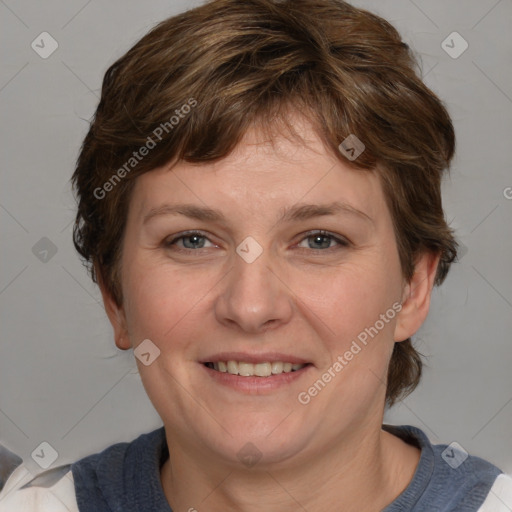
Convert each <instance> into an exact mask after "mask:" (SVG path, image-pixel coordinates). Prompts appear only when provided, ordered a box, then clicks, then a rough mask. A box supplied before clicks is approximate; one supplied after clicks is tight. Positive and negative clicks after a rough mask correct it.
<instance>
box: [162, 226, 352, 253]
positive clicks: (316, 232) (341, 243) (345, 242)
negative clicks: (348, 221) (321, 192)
mask: <svg viewBox="0 0 512 512" xmlns="http://www.w3.org/2000/svg"><path fill="white" fill-rule="evenodd" d="M194 235H197V236H199V237H201V238H206V239H207V240H209V238H208V237H207V236H206V235H205V234H203V233H202V232H201V231H185V232H183V233H181V234H179V235H178V236H176V237H174V238H173V239H172V240H168V239H166V240H164V241H163V243H162V244H163V246H164V247H165V248H166V249H171V247H172V246H173V245H174V244H175V243H176V242H177V241H178V240H181V239H183V238H187V237H190V236H194ZM313 236H323V237H328V238H330V239H332V240H334V241H335V242H338V244H339V246H338V247H328V248H327V249H319V250H316V249H309V248H304V247H300V248H299V250H300V249H305V250H309V251H314V252H331V251H332V250H339V249H340V248H346V247H349V246H350V245H351V244H350V242H349V241H348V240H346V239H344V238H341V237H339V236H336V235H333V234H332V233H329V232H328V231H324V230H312V231H308V232H307V233H305V234H304V236H303V237H302V238H301V239H300V241H299V242H298V243H300V242H302V241H304V240H306V239H308V238H311V237H313ZM210 242H211V240H210ZM212 243H213V242H212ZM207 249H208V248H207ZM173 250H175V251H178V252H184V253H190V252H196V253H197V252H201V250H202V249H187V248H181V247H174V248H173Z"/></svg>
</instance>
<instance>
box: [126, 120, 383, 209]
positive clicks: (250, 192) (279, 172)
mask: <svg viewBox="0 0 512 512" xmlns="http://www.w3.org/2000/svg"><path fill="white" fill-rule="evenodd" d="M289 121H291V122H292V123H293V128H294V130H295V131H296V132H297V134H298V136H299V137H300V139H298V138H296V137H294V136H292V135H291V134H289V133H287V132H283V133H276V134H274V136H273V137H272V138H269V136H268V133H266V132H263V131H262V130H261V129H259V128H258V127H256V126H254V127H252V128H251V129H249V130H248V131H247V133H246V134H245V136H244V137H243V138H242V140H241V141H240V143H239V144H238V145H237V146H236V148H235V149H234V150H233V151H232V152H231V153H230V154H229V155H228V156H227V157H225V158H223V159H221V160H218V161H216V162H205V163H201V164H191V163H187V162H183V161H181V162H177V163H174V164H173V165H165V166H162V167H159V168H156V169H154V170H153V171H149V172H147V173H145V174H143V175H142V176H139V177H138V178H137V182H136V184H135V187H134V191H133V195H132V202H131V207H130V213H131V214H132V215H133V216H135V217H136V218H138V219H140V218H142V217H143V216H145V215H146V214H147V212H148V211H149V210H151V209H153V208H155V207H158V206H159V205H161V204H164V203H169V202H170V203H173V202H179V203H183V202H188V203H190V202H192V203H195V204H198V205H201V206H208V207H215V208H219V207H222V208H225V209H227V210H229V211H231V212H234V211H236V210H238V211H247V212H249V213H251V214H256V215H260V216H261V215H263V214H266V213H270V212H273V211H275V210H276V209H280V210H282V208H283V207H286V206H289V205H292V204H295V203H308V204H326V203H331V202H335V201H343V202H345V203H347V204H349V205H351V206H352V207H354V208H357V209H359V210H361V211H363V212H365V213H366V214H367V215H368V216H370V217H375V216H378V214H379V210H380V209H381V208H385V203H384V199H383V193H382V189H381V185H380V180H379V179H378V176H377V174H376V172H374V171H367V170H361V169H355V168H353V167H351V166H350V164H349V163H348V162H345V161H344V159H343V158H342V159H341V160H340V159H339V158H336V157H335V156H334V155H332V153H330V151H329V150H328V149H327V148H325V147H324V145H323V143H322V141H321V139H320V138H319V137H318V135H317V134H316V132H315V130H314V127H313V126H312V125H311V124H310V123H309V122H308V121H307V120H305V119H304V118H303V117H301V116H295V117H293V118H292V119H291V120H289Z"/></svg>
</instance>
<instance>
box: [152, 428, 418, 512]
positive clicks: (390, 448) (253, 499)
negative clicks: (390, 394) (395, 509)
mask: <svg viewBox="0 0 512 512" xmlns="http://www.w3.org/2000/svg"><path fill="white" fill-rule="evenodd" d="M166 434H167V432H166ZM167 436H168V437H169V434H167ZM167 443H168V446H169V453H170V457H169V459H168V460H167V461H166V462H165V464H164V465H163V467H162V471H161V481H162V486H163V489H164V493H165V495H166V498H167V501H168V502H169V504H170V506H171V507H172V509H173V510H175V511H182V510H183V511H185V510H186V511H188V510H194V509H197V510H198V511H201V510H208V511H211V512H224V511H225V510H239V511H242V512H256V511H258V512H259V511H261V510H265V511H269V512H278V511H279V512H282V511H287V510H290V511H292V510H293V511H296V510H297V509H299V510H301V509H302V508H303V509H305V510H308V512H320V511H322V512H323V511H325V510H326V509H327V510H343V512H377V511H380V510H382V509H383V508H384V507H386V506H387V505H389V504H390V503H391V502H392V501H393V500H394V499H395V498H396V497H397V496H398V495H399V494H400V493H401V492H402V491H403V490H404V489H405V488H406V487H407V485H408V484H409V482H410V481H411V479H412V477H413V475H414V471H415V469H416V467H417V464H418V461H419V457H420V450H419V449H418V448H416V447H413V446H411V445H408V444H406V443H405V442H404V441H402V440H400V439H399V438H397V437H395V436H393V435H392V434H389V433H387V432H384V431H383V430H381V429H380V425H378V426H377V428H374V427H372V429H371V430H369V431H364V432H361V431H358V432H353V433H351V434H344V437H343V439H340V440H338V442H336V443H332V445H331V446H326V447H324V449H323V450H318V449H316V450H315V451H314V452H313V453H314V456H311V453H307V454H304V456H303V457H301V456H299V455H297V457H294V461H293V462H292V461H291V460H288V461H286V462H285V463H284V464H283V465H281V466H279V467H278V466H275V465H273V466H268V467H263V466H262V467H259V465H256V466H254V467H253V468H248V469H244V470H240V468H239V467H235V466H233V465H232V464H230V463H229V462H226V463H225V464H223V463H221V462H219V459H218V458H217V459H215V458H214V457H211V458H208V457H205V454H204V452H203V453H202V456H200V455H201V454H198V453H190V452H189V451H188V450H183V449H182V448H180V447H183V446H184V445H183V444H182V443H177V442H172V440H171V439H169V438H168V439H167ZM171 447H172V448H171Z"/></svg>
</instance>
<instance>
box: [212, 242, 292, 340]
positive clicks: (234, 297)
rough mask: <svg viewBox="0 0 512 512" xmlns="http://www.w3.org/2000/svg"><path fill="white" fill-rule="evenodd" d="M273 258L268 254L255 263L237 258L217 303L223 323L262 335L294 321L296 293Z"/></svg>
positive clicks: (220, 320) (220, 319)
mask: <svg viewBox="0 0 512 512" xmlns="http://www.w3.org/2000/svg"><path fill="white" fill-rule="evenodd" d="M270 259H271V258H270V257H268V255H267V252H266V251H263V253H262V254H261V255H260V256H259V257H258V258H257V259H256V260H255V261H253V262H252V263H248V262H247V261H245V260H244V259H243V258H241V257H239V256H238V255H236V256H235V259H234V265H233V267H232V268H231V270H230V272H229V273H228V275H227V276H226V279H225V280H223V286H224V287H223V289H222V291H221V293H220V295H219V296H218V298H217V300H216V304H215V315H216V318H217V320H218V321H219V322H220V323H222V324H224V325H226V326H228V327H231V328H233V326H236V327H237V328H239V329H240V330H241V331H244V332H251V333H258V332H264V331H266V330H268V329H270V328H276V327H278V326H279V325H284V324H286V323H288V322H289V321H290V319H291V317H292V313H293V294H292V292H291V290H290V288H289V287H288V286H287V283H286V279H285V278H284V277H285V276H282V275H280V273H279V269H278V268H277V265H272V261H270Z"/></svg>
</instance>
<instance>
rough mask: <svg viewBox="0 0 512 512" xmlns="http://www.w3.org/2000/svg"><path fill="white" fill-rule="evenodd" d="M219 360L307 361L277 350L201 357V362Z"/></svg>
mask: <svg viewBox="0 0 512 512" xmlns="http://www.w3.org/2000/svg"><path fill="white" fill-rule="evenodd" d="M219 361H239V362H243V363H252V364H258V363H274V362H283V363H292V364H307V363H309V361H307V360H306V359H303V358H301V357H297V356H292V355H291V354H282V353H278V352H264V353H259V354H254V353H252V354H250V353H247V352H221V353H219V354H215V355H211V356H208V357H205V358H203V359H201V361H200V362H201V363H218V362H219Z"/></svg>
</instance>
